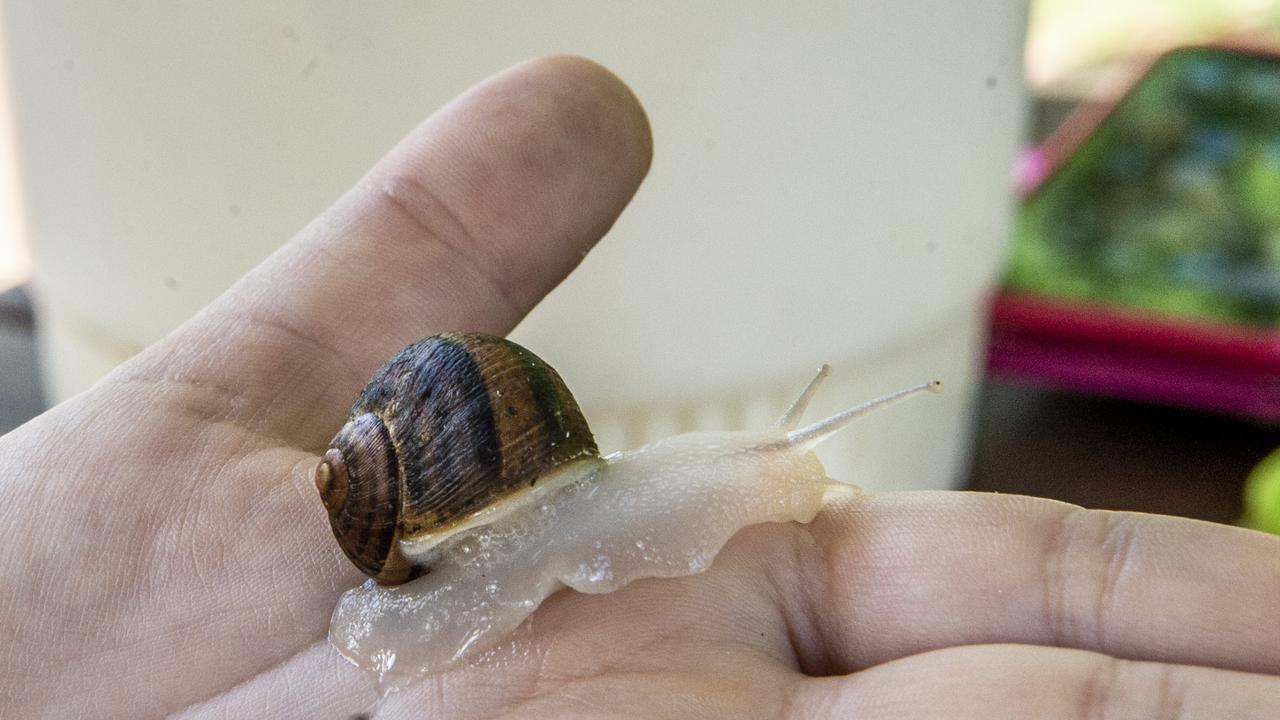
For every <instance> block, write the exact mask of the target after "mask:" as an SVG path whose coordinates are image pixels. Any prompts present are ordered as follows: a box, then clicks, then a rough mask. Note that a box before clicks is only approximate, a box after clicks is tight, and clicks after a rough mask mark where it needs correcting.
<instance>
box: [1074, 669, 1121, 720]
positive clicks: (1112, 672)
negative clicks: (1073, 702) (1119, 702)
mask: <svg viewBox="0 0 1280 720" xmlns="http://www.w3.org/2000/svg"><path fill="white" fill-rule="evenodd" d="M1121 662H1123V661H1121V660H1117V659H1115V658H1113V657H1108V656H1105V655H1100V656H1098V664H1097V665H1095V666H1094V668H1093V670H1092V671H1090V673H1089V676H1088V678H1087V679H1086V680H1085V683H1084V686H1083V687H1082V688H1081V690H1080V717H1081V718H1082V720H1105V719H1106V717H1107V708H1108V707H1110V705H1111V691H1112V689H1113V688H1114V687H1115V684H1116V678H1117V676H1118V675H1119V673H1120V663H1121Z"/></svg>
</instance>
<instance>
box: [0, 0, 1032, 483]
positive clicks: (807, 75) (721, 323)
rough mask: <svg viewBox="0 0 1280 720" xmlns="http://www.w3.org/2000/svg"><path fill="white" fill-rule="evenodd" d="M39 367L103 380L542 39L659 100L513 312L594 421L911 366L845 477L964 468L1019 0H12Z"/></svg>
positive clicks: (626, 424)
mask: <svg viewBox="0 0 1280 720" xmlns="http://www.w3.org/2000/svg"><path fill="white" fill-rule="evenodd" d="M6 13H7V16H6V20H7V34H8V37H7V42H8V46H9V52H10V58H11V65H10V67H11V69H12V71H13V73H14V78H13V83H12V89H13V91H14V93H15V103H16V112H17V119H18V132H19V138H20V142H21V148H20V149H21V157H22V158H23V163H24V164H23V168H22V178H23V184H24V190H25V193H26V197H27V204H28V222H29V226H30V227H29V231H30V233H31V235H32V239H33V244H34V247H35V253H36V258H37V268H36V277H35V285H34V287H35V290H36V293H37V294H36V298H37V305H38V312H39V327H40V332H41V348H42V351H43V353H44V367H45V376H46V380H47V383H48V387H49V390H50V392H51V394H52V398H53V399H55V400H56V399H60V398H63V397H66V396H68V395H70V394H72V393H75V392H77V391H79V390H80V389H83V388H84V387H86V386H88V385H89V384H91V383H92V382H93V381H94V380H95V379H96V378H97V377H99V376H100V375H101V374H102V373H103V372H105V371H106V370H107V369H108V368H110V367H111V366H113V365H114V364H116V363H118V362H120V361H121V360H123V359H125V358H126V357H128V356H129V355H130V354H131V353H133V352H136V351H137V350H138V349H139V348H141V347H143V346H145V345H146V344H148V343H150V342H152V341H154V340H155V339H157V338H158V337H160V336H161V335H163V334H164V333H166V332H168V331H169V330H170V329H172V328H173V327H174V326H175V325H177V324H178V323H180V322H181V321H182V320H183V319H184V318H186V317H188V316H189V315H191V314H192V313H193V312H194V311H195V310H196V309H198V308H199V307H200V306H202V305H203V304H204V303H206V302H207V301H208V300H210V299H211V298H212V297H214V296H215V295H216V294H217V293H218V292H220V291H221V290H222V289H224V288H225V287H226V286H227V285H229V284H230V283H231V282H232V281H233V280H234V279H235V278H236V277H238V276H239V275H240V274H241V273H243V272H244V271H245V270H247V269H248V268H249V267H251V266H252V265H253V264H255V263H256V262H257V261H258V260H260V259H261V258H263V257H265V256H266V255H267V254H268V253H269V252H270V251H271V250H273V249H274V248H275V247H277V246H278V245H279V244H280V243H281V242H282V241H284V240H285V239H287V238H288V237H289V236H290V235H292V234H293V233H294V232H295V231H296V230H297V229H298V228H300V227H301V226H302V225H303V223H304V222H306V221H307V220H308V219H309V218H310V217H312V216H313V215H315V214H316V213H318V212H319V211H320V210H322V209H323V208H324V207H325V206H326V205H327V204H328V203H329V202H331V201H332V200H333V199H334V198H336V197H337V196H338V194H339V193H340V192H342V190H344V189H345V188H346V187H348V186H349V185H350V184H351V183H352V182H353V181H354V180H355V179H357V178H358V177H359V176H360V175H361V174H362V173H363V171H364V170H365V169H367V168H368V167H369V165H370V164H371V163H372V162H374V161H375V160H376V159H377V158H378V157H379V156H380V155H381V154H382V152H383V151H384V150H385V149H387V148H389V147H390V146H391V145H392V144H393V143H394V142H395V141H396V140H398V139H399V138H400V137H401V136H402V135H403V134H404V133H405V132H406V131H408V130H409V129H410V128H411V127H413V126H414V125H415V124H416V123H417V122H418V121H420V120H421V119H422V118H423V117H424V116H426V115H427V114H429V113H430V112H431V111H432V110H433V109H434V108H436V107H437V106H439V105H440V104H442V103H443V102H445V101H447V100H448V99H449V98H450V97H451V96H453V95H454V94H456V93H458V92H459V91H461V90H463V89H465V88H466V87H467V86H469V85H470V84H472V83H474V82H476V81H477V80H480V79H481V78H483V77H485V76H487V75H489V74H491V73H493V72H495V71H497V70H499V69H501V68H503V67H505V66H507V65H510V64H512V63H515V62H517V61H520V60H522V59H525V58H528V57H531V56H535V55H540V54H547V53H552V52H573V53H579V54H582V55H586V56H588V57H591V58H593V59H595V60H597V61H599V62H601V63H603V64H605V65H606V66H608V67H610V68H611V69H613V70H614V71H615V72H616V73H618V74H619V75H620V76H621V77H622V78H623V79H624V80H626V81H627V82H628V83H629V84H630V85H631V86H632V87H633V89H634V90H635V91H636V94H637V95H638V96H639V97H640V98H641V100H642V101H643V102H644V103H645V105H646V107H647V108H648V110H649V112H650V115H651V119H652V123H653V127H654V133H655V144H656V158H655V162H654V165H653V170H652V172H651V174H650V176H649V178H648V180H647V181H646V183H645V186H644V188H643V189H642V190H641V192H640V194H639V195H638V196H637V198H636V200H635V202H634V203H633V205H632V207H631V208H630V209H628V210H627V212H626V213H625V214H624V215H623V217H622V219H621V221H620V222H619V223H618V224H617V226H616V227H615V228H614V230H613V232H612V233H611V234H610V235H609V237H608V238H607V239H606V241H605V242H604V243H603V244H602V245H601V246H600V247H599V248H598V249H597V250H596V251H595V252H593V253H592V254H591V255H590V256H589V257H588V258H587V260H586V262H585V263H584V264H583V266H582V267H581V268H580V269H579V271H578V272H577V273H575V274H574V276H573V277H572V278H570V279H569V281H568V282H567V283H565V285H564V286H562V287H561V288H559V289H558V290H556V291H555V292H554V293H553V294H552V295H551V297H550V298H548V300H547V301H546V302H545V303H544V304H543V305H542V306H541V307H539V308H538V309H537V310H536V311H535V312H534V313H533V315H531V316H530V317H529V319H528V320H527V321H526V322H525V323H524V324H523V325H522V326H521V327H520V328H519V329H518V330H517V332H516V334H515V338H516V339H517V340H518V341H520V342H522V343H525V344H526V345H528V346H529V347H530V348H532V349H534V350H535V351H536V352H538V353H539V354H541V355H542V356H544V357H545V358H547V359H548V360H549V361H550V362H552V364H553V365H555V366H556V367H557V368H558V369H559V370H560V372H561V374H562V375H564V376H565V378H566V379H567V380H568V382H569V383H570V386H571V387H572V388H573V389H574V391H575V392H576V393H577V395H578V396H579V398H580V400H581V401H582V404H583V406H584V409H585V410H586V413H587V415H588V417H589V418H590V419H591V420H592V422H593V424H594V426H595V427H596V430H597V434H598V435H599V439H600V442H601V446H602V448H603V449H606V450H612V449H617V448H620V447H622V446H625V445H634V444H637V443H640V442H642V441H644V440H647V439H652V438H654V437H657V436H660V435H663V434H666V433H671V432H675V431H679V430H685V429H692V428H695V427H707V428H711V427H730V426H746V425H751V426H759V425H762V424H764V423H768V422H771V421H772V420H773V419H774V418H775V417H776V416H777V415H779V414H780V413H781V412H782V411H783V409H784V408H785V407H786V404H787V402H788V401H789V400H790V397H791V396H792V395H794V394H795V393H797V392H798V391H799V390H800V388H801V387H802V386H803V384H804V383H805V382H806V381H807V380H808V378H809V376H810V375H811V373H812V371H813V370H814V369H815V368H816V367H817V365H818V364H819V363H821V362H824V361H825V362H830V363H832V364H833V365H834V366H835V374H834V375H833V377H832V379H831V380H830V381H829V383H828V385H827V386H826V387H824V388H823V391H822V393H821V394H820V395H819V398H818V401H817V403H816V407H815V410H814V411H813V413H812V414H813V416H815V417H816V416H817V415H818V414H819V413H820V412H825V411H831V410H835V409H837V408H839V407H842V406H847V405H851V404H854V403H856V402H860V401H863V400H867V399H869V398H871V397H873V396H876V395H880V394H883V393H886V392H889V391H892V390H896V389H899V388H901V387H904V386H906V385H908V384H914V383H916V382H921V381H925V380H930V379H935V378H937V379H941V380H943V381H945V382H946V383H947V385H948V388H949V392H948V393H947V394H946V395H944V396H942V397H941V398H929V399H923V400H916V401H914V402H912V403H909V404H907V405H903V406H900V407H895V408H893V409H891V410H886V411H884V412H883V413H880V414H877V415H874V416H872V417H869V418H867V419H866V420H864V421H862V423H861V425H860V426H859V427H858V428H857V429H855V430H853V431H850V432H848V433H846V434H844V435H843V436H841V437H840V438H839V439H838V440H834V441H832V442H831V443H830V444H828V445H827V446H825V447H824V448H822V455H823V457H824V459H825V460H826V461H827V463H828V467H829V470H830V471H831V474H832V475H833V476H837V477H841V478H844V479H848V480H851V481H855V482H859V483H862V484H866V485H870V486H874V487H879V488H907V487H938V486H946V485H948V484H951V483H953V482H954V481H955V480H956V479H957V477H958V476H959V473H961V472H962V470H963V467H964V463H965V459H966V450H967V445H968V434H969V424H970V423H969V419H968V407H969V404H970V399H971V395H972V392H973V388H974V379H975V377H976V376H977V374H978V373H979V371H980V363H979V360H980V350H981V346H982V332H983V327H984V325H983V316H982V312H981V310H980V304H981V301H982V299H983V297H984V294H985V293H986V292H987V290H988V288H989V286H990V284H991V282H992V278H993V275H994V271H995V269H996V267H997V265H998V258H999V256H1000V252H1001V247H1002V245H1003V243H1004V238H1005V235H1006V228H1007V216H1008V212H1009V209H1010V205H1011V198H1010V193H1009V181H1008V177H1009V174H1010V168H1011V167H1012V165H1013V158H1014V152H1015V149H1016V145H1017V140H1018V138H1019V133H1020V129H1021V123H1022V116H1023V105H1024V98H1023V92H1022V87H1021V79H1020V70H1021V62H1020V61H1021V43H1022V36H1023V31H1024V25H1025V18H1024V13H1025V9H1024V7H1023V4H1022V3H1020V2H1013V1H1012V0H1001V1H997V2H986V1H982V0H926V1H924V2H916V3H906V4H904V3H884V2H853V3H838V2H809V3H766V2H746V3H715V4H713V3H685V2H675V1H661V2H646V3H606V2H594V1H592V2H588V1H586V0H583V1H581V2H569V1H564V0H560V1H551V0H542V1H539V2H526V3H472V2H465V1H461V0H459V1H455V2H432V3H416V4H411V3H398V4H395V5H394V6H392V5H391V4H387V3H349V2H321V3H302V2H282V3H259V2H248V1H247V0H232V1H230V2H224V3H218V4H215V5H204V6H201V7H200V8H199V9H196V8H195V6H189V5H185V4H180V3H152V4H147V5H146V6H145V8H144V7H143V6H136V5H135V6H130V7H129V8H122V7H121V6H120V5H119V4H118V3H109V2H103V1H101V0H92V1H89V2H85V1H83V0H78V1H76V2H72V1H71V0H44V1H42V2H40V3H17V2H10V3H7V4H6Z"/></svg>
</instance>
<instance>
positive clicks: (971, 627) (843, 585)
mask: <svg viewBox="0 0 1280 720" xmlns="http://www.w3.org/2000/svg"><path fill="white" fill-rule="evenodd" d="M796 536H797V537H798V538H799V542H800V543H801V544H802V545H806V546H808V547H811V548H812V549H813V552H811V553H798V554H797V556H798V557H801V558H804V559H803V560H801V561H800V564H799V567H798V569H797V570H791V571H788V570H787V569H785V566H784V565H783V564H782V563H783V562H784V560H779V561H777V562H776V563H775V566H774V571H775V572H782V573H790V574H791V575H793V576H794V577H795V580H794V584H793V585H792V587H799V588H801V589H802V590H803V591H802V592H799V593H796V594H795V595H792V596H790V599H784V600H783V602H784V607H786V608H787V611H788V613H789V614H791V616H792V617H793V618H795V619H796V620H795V623H794V626H795V627H796V628H799V630H797V633H796V637H797V649H798V651H799V652H800V654H801V656H802V657H803V658H807V659H806V660H805V661H804V662H805V664H806V665H809V666H811V668H812V669H813V670H814V671H815V672H818V673H826V672H839V673H845V672H851V671H854V670H857V669H861V668H865V667H869V666H871V665H876V664H879V663H882V662H886V661H889V660H894V659H897V658H901V657H905V656H908V655H913V654H916V653H920V652H925V651H929V650H934V649H939V648H944V647H949V646H953V645H968V644H992V643H1024V644H1037V645H1053V646H1061V647H1069V648H1079V649H1085V650H1093V651H1096V652H1101V653H1105V654H1108V655H1112V656H1115V657H1121V658H1129V659H1138V660H1153V661H1161V662H1169V663H1180V664H1190V665H1206V666H1212V667H1219V668H1225V669H1231V670H1243V671H1249V672H1263V673H1271V674H1280V623H1278V622H1277V618H1280V537H1275V536H1271V535H1265V534H1263V533H1260V532H1255V531H1250V530H1243V529H1240V528H1233V527H1229V526H1224V525H1216V524H1213V523H1207V522H1201V521H1197V520H1189V519H1186V518H1173V517H1164V516H1159V515H1148V514H1143V513H1121V512H1106V511H1098V510H1085V509H1082V508H1079V507H1075V506H1071V505H1066V504H1064V503H1059V502H1054V501H1051V500H1043V499H1039V498H1029V497H1021V496H1015V495H987V494H978V493H955V492H920V493H884V494H876V495H870V496H868V497H867V498H866V501H865V502H864V503H862V504H860V505H857V506H854V507H849V508H844V509H840V510H837V511H835V512H831V513H824V514H823V515H820V516H819V519H818V520H817V521H815V523H814V524H813V526H812V527H811V528H799V529H798V532H797V533H796ZM787 558H788V559H787V560H785V562H787V563H789V564H794V559H793V558H792V556H787Z"/></svg>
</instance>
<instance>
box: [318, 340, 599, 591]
mask: <svg viewBox="0 0 1280 720" xmlns="http://www.w3.org/2000/svg"><path fill="white" fill-rule="evenodd" d="M586 455H599V451H598V450H597V448H596V443H595V439H594V438H593V437H592V435H591V430H590V429H589V428H588V427H587V421H586V419H585V418H584V417H583V416H582V411H581V410H580V409H579V408H578V404H577V402H575V401H574V399H573V396H572V395H571V394H570V392H569V388H568V387H566V386H565V384H564V381H563V380H561V379H560V376H559V375H558V374H557V373H556V371H555V370H554V369H552V368H551V366H549V365H547V364H546V363H545V362H543V361H542V360H541V359H540V358H538V357H537V356H536V355H534V354H533V353H531V352H529V351H528V350H526V349H524V348H523V347H521V346H519V345H517V344H515V343H513V342H511V341H509V340H506V339H504V338H500V337H494V336H491V335H483V334H479V333H446V334H443V335H433V336H431V337H428V338H426V339H423V340H420V341H418V342H416V343H414V344H412V345H410V346H409V347H407V348H405V349H404V350H401V351H400V352H399V353H398V354H397V355H396V356H395V357H393V358H392V359H391V360H390V361H389V362H387V364H386V365H384V366H383V367H382V369H380V370H379V371H378V372H377V373H375V374H374V376H373V379H372V380H371V381H370V382H369V384H368V385H367V386H366V387H365V389H364V391H363V392H361V393H360V397H359V398H357V399H356V402H355V405H353V406H352V408H351V416H350V419H349V420H348V422H347V424H346V425H345V426H344V427H343V428H342V430H341V431H340V432H339V433H338V434H337V436H336V437H334V439H333V442H332V443H331V444H330V449H329V450H328V452H326V453H325V459H324V462H322V463H321V464H320V466H319V467H318V468H317V470H316V487H317V488H318V489H319V491H320V495H321V498H322V499H323V500H324V504H325V508H326V509H327V510H328V511H329V520H330V523H331V524H332V526H333V534H334V536H335V537H337V539H338V544H339V545H341V546H342V549H343V551H344V552H345V553H346V554H347V557H349V558H350V559H351V561H352V562H353V563H355V564H356V566H357V567H359V568H360V569H361V570H362V571H364V573H365V574H367V575H369V576H370V577H372V578H374V579H375V580H377V581H378V582H380V583H383V584H396V583H401V582H405V581H406V580H409V579H411V578H413V577H415V576H417V575H420V574H422V573H423V572H425V571H426V569H427V568H424V567H420V566H415V565H414V564H413V563H412V562H411V561H410V560H409V559H407V558H406V557H405V556H404V555H403V554H402V553H401V551H400V540H401V539H402V538H409V537H417V536H419V535H423V534H431V533H439V532H447V531H448V530H449V528H450V527H451V526H454V525H458V524H461V523H463V522H464V521H465V520H466V519H467V518H468V517H470V516H472V515H474V514H475V513H476V512H477V511H480V510H482V509H484V508H485V507H487V506H489V505H490V504H492V503H493V502H495V501H497V500H499V499H502V498H504V497H507V496H509V495H510V494H512V493H517V492H520V491H522V490H525V489H528V488H531V487H533V486H534V484H536V483H537V482H538V478H539V477H541V476H542V475H544V474H545V473H546V472H547V471H549V470H551V469H552V468H554V467H556V466H557V465H560V464H562V463H564V462H567V461H569V460H573V459H575V458H579V457H583V456H586Z"/></svg>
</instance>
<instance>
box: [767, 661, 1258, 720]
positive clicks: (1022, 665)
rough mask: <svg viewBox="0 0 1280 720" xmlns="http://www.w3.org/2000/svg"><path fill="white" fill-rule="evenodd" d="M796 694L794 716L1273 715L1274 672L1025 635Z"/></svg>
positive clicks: (801, 685)
mask: <svg viewBox="0 0 1280 720" xmlns="http://www.w3.org/2000/svg"><path fill="white" fill-rule="evenodd" d="M795 694H796V702H795V704H796V706H797V711H796V712H795V713H794V714H793V715H792V716H791V717H796V718H845V717H857V718H868V719H869V720H874V719H875V718H894V719H895V720H911V719H912V718H930V719H932V718H941V717H945V718H954V719H955V720H964V719H965V718H975V719H976V718H981V719H982V720H999V718H1018V719H1019V720H1021V719H1022V718H1063V719H1068V718H1079V720H1093V719H1094V718H1187V719H1190V718H1241V719H1242V720H1243V719H1247V718H1258V720H1262V718H1275V717H1280V678H1277V677H1275V676H1271V675H1255V674H1251V673H1242V672H1233V671H1229V670H1217V669H1212V668H1204V667H1196V666H1191V665H1169V664H1164V663H1153V662H1135V661H1126V660H1117V659H1115V658H1112V657H1108V656H1106V655H1102V654H1099V653H1093V652H1088V651H1083V650H1068V649H1063V648H1045V647H1032V646H1028V645H976V646H968V647H956V648H949V649H945V650H936V651H933V652H929V653H925V654H922V655H915V656H912V657H907V658H903V659H901V660H896V661H894V662H890V663H887V664H884V665H878V666H875V667H873V668H869V669H867V670H863V671H862V672H859V673H855V674H853V675H850V676H846V677H828V678H805V679H802V680H799V681H798V682H797V690H796V693H795Z"/></svg>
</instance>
